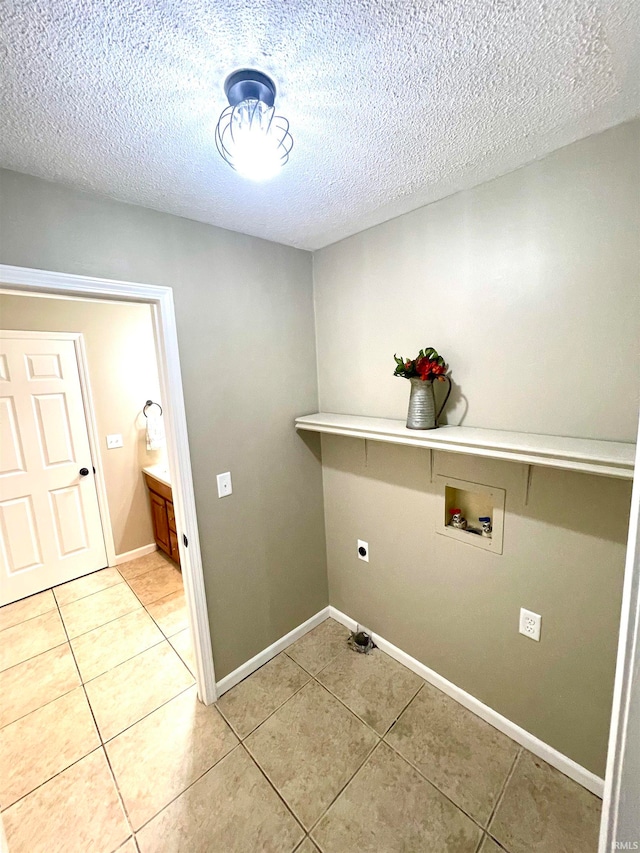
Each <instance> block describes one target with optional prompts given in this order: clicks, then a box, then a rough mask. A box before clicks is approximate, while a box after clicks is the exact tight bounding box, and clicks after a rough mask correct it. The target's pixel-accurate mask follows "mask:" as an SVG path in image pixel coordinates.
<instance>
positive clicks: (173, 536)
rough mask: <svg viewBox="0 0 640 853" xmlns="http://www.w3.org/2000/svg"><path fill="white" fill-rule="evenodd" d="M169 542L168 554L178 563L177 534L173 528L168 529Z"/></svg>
mask: <svg viewBox="0 0 640 853" xmlns="http://www.w3.org/2000/svg"><path fill="white" fill-rule="evenodd" d="M169 544H170V546H171V550H170V552H169V556H170V557H171V559H172V560H175V562H176V563H177V564H178V566H179V565H180V552H179V551H178V534H177V533H175V532H174V531H173V530H171V529H169Z"/></svg>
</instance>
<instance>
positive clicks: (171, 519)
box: [167, 501, 177, 533]
mask: <svg viewBox="0 0 640 853" xmlns="http://www.w3.org/2000/svg"><path fill="white" fill-rule="evenodd" d="M167 521H168V522H169V530H173V532H174V533H177V530H176V516H175V513H174V512H173V503H172V501H167Z"/></svg>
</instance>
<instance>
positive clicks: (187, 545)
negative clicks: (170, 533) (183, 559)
mask: <svg viewBox="0 0 640 853" xmlns="http://www.w3.org/2000/svg"><path fill="white" fill-rule="evenodd" d="M182 541H183V542H184V547H185V548H188V547H189V540H188V539H187V537H186V536H185V535H184V533H183V534H182Z"/></svg>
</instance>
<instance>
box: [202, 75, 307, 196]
mask: <svg viewBox="0 0 640 853" xmlns="http://www.w3.org/2000/svg"><path fill="white" fill-rule="evenodd" d="M225 90H226V91H227V96H228V97H229V101H230V104H231V105H230V106H228V107H227V108H226V109H225V110H223V112H222V115H221V116H220V118H219V120H218V125H217V127H216V146H217V148H218V151H219V152H220V155H221V156H222V157H223V159H224V160H226V162H227V163H228V164H229V165H230V166H231V168H232V169H235V170H236V172H238V173H239V174H240V175H242V176H243V177H245V178H249V179H251V180H254V181H264V180H268V179H269V178H273V177H274V175H276V174H277V173H278V172H279V171H280V169H281V168H282V166H283V165H284V164H285V163H286V162H287V160H288V159H289V152H290V151H291V148H292V146H293V139H292V138H291V134H290V133H289V122H288V121H287V120H286V118H284V117H283V116H277V115H276V114H275V109H274V107H273V100H274V97H275V87H274V86H273V83H272V81H270V80H269V78H268V77H266V76H265V75H262V74H260V73H259V72H256V71H251V70H244V71H240V72H236V73H234V74H232V75H231V76H230V77H229V78H228V79H227V82H226V84H225ZM239 95H240V96H239ZM243 95H244V97H242V96H243ZM263 97H264V100H262V98H263Z"/></svg>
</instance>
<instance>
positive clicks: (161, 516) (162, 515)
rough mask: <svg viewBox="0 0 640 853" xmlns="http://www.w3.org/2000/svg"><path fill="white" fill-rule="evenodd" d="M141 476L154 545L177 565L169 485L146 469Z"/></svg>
mask: <svg viewBox="0 0 640 853" xmlns="http://www.w3.org/2000/svg"><path fill="white" fill-rule="evenodd" d="M143 476H144V479H145V483H146V484H147V489H148V490H149V500H150V504H151V520H152V523H153V536H154V539H155V541H156V545H157V546H158V548H160V549H161V550H162V551H164V552H165V554H167V555H168V556H169V557H171V559H172V560H174V561H175V562H176V563H177V564H178V566H179V565H180V554H179V552H178V533H177V531H176V519H175V515H174V512H173V493H172V491H171V486H169V485H168V484H167V483H166V482H164V481H163V480H161V479H158V478H157V477H155V476H154V475H153V474H151V473H149V471H148V470H145V471H143Z"/></svg>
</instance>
